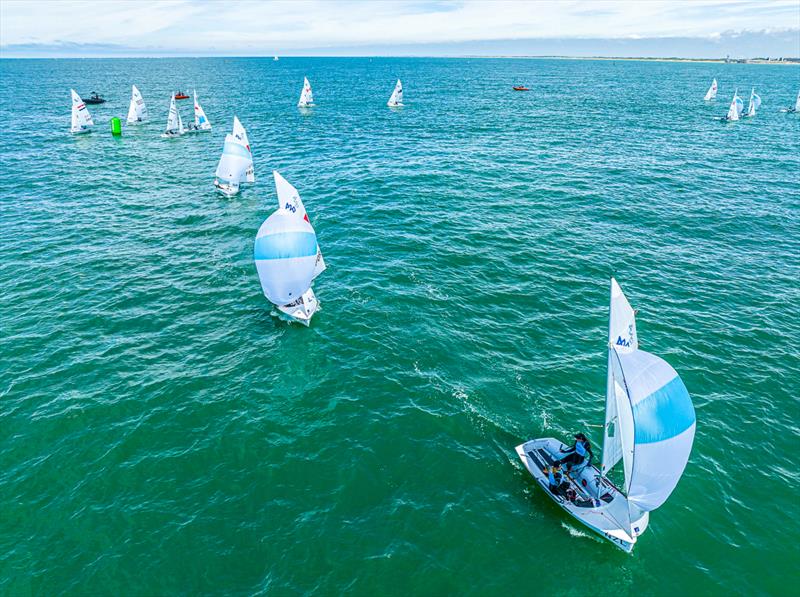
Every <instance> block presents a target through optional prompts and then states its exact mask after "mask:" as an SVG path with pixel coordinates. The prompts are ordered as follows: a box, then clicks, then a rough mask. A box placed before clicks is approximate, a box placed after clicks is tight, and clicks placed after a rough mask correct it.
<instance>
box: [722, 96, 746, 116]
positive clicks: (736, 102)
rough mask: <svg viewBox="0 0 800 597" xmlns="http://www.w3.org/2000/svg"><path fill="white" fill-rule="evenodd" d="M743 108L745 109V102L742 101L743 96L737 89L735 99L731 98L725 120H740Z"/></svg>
mask: <svg viewBox="0 0 800 597" xmlns="http://www.w3.org/2000/svg"><path fill="white" fill-rule="evenodd" d="M743 110H744V102H743V101H742V98H740V97H739V91H738V90H736V91H734V92H733V99H732V100H731V105H730V107H729V108H728V113H727V114H726V115H725V118H723V119H722V120H723V121H725V122H731V121H735V120H739V117H740V116H741V115H742V111H743Z"/></svg>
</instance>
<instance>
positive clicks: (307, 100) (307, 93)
mask: <svg viewBox="0 0 800 597" xmlns="http://www.w3.org/2000/svg"><path fill="white" fill-rule="evenodd" d="M297 105H298V107H300V108H310V107H311V106H313V105H314V95H313V94H312V93H311V83H309V82H308V78H307V77H303V91H301V92H300V101H299V102H297Z"/></svg>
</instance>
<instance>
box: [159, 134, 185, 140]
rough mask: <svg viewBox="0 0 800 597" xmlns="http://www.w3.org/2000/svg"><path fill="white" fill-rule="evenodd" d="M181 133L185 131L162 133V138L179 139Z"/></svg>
mask: <svg viewBox="0 0 800 597" xmlns="http://www.w3.org/2000/svg"><path fill="white" fill-rule="evenodd" d="M181 135H183V133H178V132H175V133H161V138H162V139H177V138H178V137H180V136H181Z"/></svg>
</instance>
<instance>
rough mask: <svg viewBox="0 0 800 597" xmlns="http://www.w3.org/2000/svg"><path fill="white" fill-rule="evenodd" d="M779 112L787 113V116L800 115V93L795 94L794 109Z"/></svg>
mask: <svg viewBox="0 0 800 597" xmlns="http://www.w3.org/2000/svg"><path fill="white" fill-rule="evenodd" d="M781 112H788V113H789V114H796V113H800V91H798V92H797V99H796V100H795V102H794V108H784V109H783V110H781Z"/></svg>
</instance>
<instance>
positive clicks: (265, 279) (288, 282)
mask: <svg viewBox="0 0 800 597" xmlns="http://www.w3.org/2000/svg"><path fill="white" fill-rule="evenodd" d="M316 255H317V236H316V234H315V233H314V228H312V227H311V224H309V223H308V222H307V221H306V220H304V219H303V218H299V217H297V215H296V214H293V213H292V212H291V211H289V210H286V209H278V210H277V211H275V212H274V213H273V214H272V215H271V216H270V217H269V218H267V219H266V220H265V221H264V223H263V224H261V227H260V228H259V229H258V233H257V234H256V241H255V247H254V249H253V258H254V260H255V262H256V269H257V270H258V278H259V280H260V281H261V289H262V290H263V292H264V296H266V297H267V299H268V300H269V301H270V302H271V303H273V304H275V305H278V306H281V305H286V304H289V303H291V302H293V301H296V300H298V299H300V298H301V297H302V295H303V293H304V292H306V291H307V290H308V289H309V288H310V287H311V281H312V280H313V278H314V264H315V261H316Z"/></svg>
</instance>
